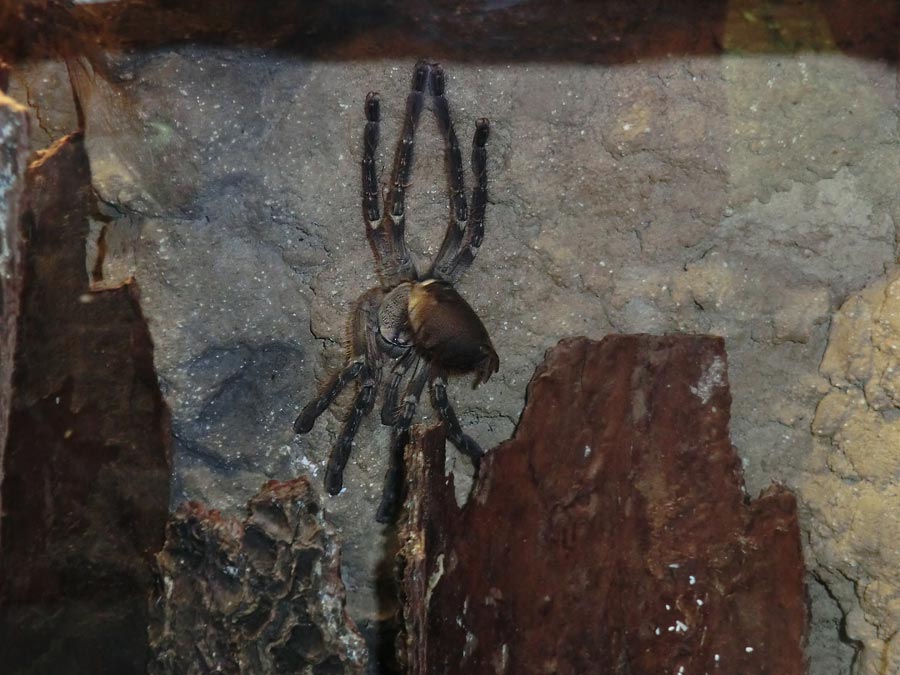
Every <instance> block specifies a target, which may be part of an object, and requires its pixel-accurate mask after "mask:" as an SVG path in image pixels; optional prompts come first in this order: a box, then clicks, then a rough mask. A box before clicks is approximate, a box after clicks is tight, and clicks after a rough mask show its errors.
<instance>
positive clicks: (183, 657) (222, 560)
mask: <svg viewBox="0 0 900 675" xmlns="http://www.w3.org/2000/svg"><path fill="white" fill-rule="evenodd" d="M247 511H248V515H247V516H246V518H245V519H244V520H243V522H238V521H237V520H235V519H233V518H228V517H224V516H222V514H221V513H220V512H219V511H215V510H212V511H211V510H208V509H207V508H206V507H204V506H203V505H201V504H198V503H197V502H190V503H187V504H185V505H183V506H182V507H180V508H179V509H178V511H177V512H176V513H175V514H174V516H173V517H172V519H171V520H170V522H169V524H168V526H167V533H166V544H165V547H164V548H163V550H162V552H161V553H159V555H157V562H158V565H159V577H160V578H159V585H158V587H157V590H156V593H155V594H154V596H153V597H152V598H151V602H150V606H151V611H152V618H151V624H150V640H151V648H152V649H153V654H154V656H153V659H152V661H151V665H150V668H149V671H148V672H149V673H151V674H152V675H176V674H177V675H191V674H192V673H208V672H216V673H228V674H236V673H246V674H247V675H252V674H255V673H272V674H273V675H277V674H279V673H285V674H287V673H297V674H300V675H324V674H326V673H329V674H333V675H342V674H344V673H362V672H363V669H364V668H365V664H366V656H367V654H366V649H365V645H364V642H363V639H362V636H360V634H359V633H358V632H357V630H356V627H355V626H354V625H353V622H352V621H350V619H349V617H348V616H347V615H346V613H345V611H344V584H343V582H342V581H341V576H340V549H339V547H338V544H337V542H336V540H335V535H334V531H333V530H332V528H331V527H330V526H329V525H328V524H327V523H326V522H325V518H324V515H323V513H322V510H321V508H320V507H319V504H318V502H317V500H316V498H315V492H314V491H313V489H312V488H311V487H310V484H309V481H308V480H307V479H306V478H297V479H295V480H292V481H289V482H277V481H271V482H270V483H268V484H266V485H265V486H264V487H263V489H262V491H261V492H260V493H259V494H257V495H256V496H254V497H253V498H252V499H251V500H250V502H249V504H248V507H247Z"/></svg>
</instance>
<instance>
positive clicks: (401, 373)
mask: <svg viewBox="0 0 900 675" xmlns="http://www.w3.org/2000/svg"><path fill="white" fill-rule="evenodd" d="M416 359H418V355H417V354H416V352H415V350H414V349H410V350H409V351H408V352H407V353H406V354H405V355H404V356H402V357H401V358H400V360H399V361H397V363H396V364H395V365H394V368H393V370H392V371H391V379H390V380H388V385H387V389H386V390H385V394H384V405H382V406H381V423H382V424H383V425H385V426H388V427H391V426H394V422H395V421H396V420H397V414H398V411H397V394H398V393H399V392H400V383H401V382H402V381H403V378H404V377H405V376H406V373H407V371H409V369H410V367H411V366H412V365H413V364H414V363H415V362H416Z"/></svg>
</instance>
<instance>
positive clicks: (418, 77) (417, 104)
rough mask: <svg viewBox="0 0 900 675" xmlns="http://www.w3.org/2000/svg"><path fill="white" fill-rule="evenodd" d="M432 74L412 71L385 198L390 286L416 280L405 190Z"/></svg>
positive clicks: (419, 68) (423, 66)
mask: <svg viewBox="0 0 900 675" xmlns="http://www.w3.org/2000/svg"><path fill="white" fill-rule="evenodd" d="M429 72H430V66H429V65H428V64H427V63H418V64H416V67H415V70H414V71H413V80H412V90H411V91H410V92H409V95H408V96H407V97H406V114H405V116H404V118H403V131H402V133H401V136H400V142H399V143H398V144H397V151H396V153H395V154H394V168H393V170H392V171H391V182H390V186H389V187H388V190H387V193H386V195H385V198H384V215H383V216H382V218H381V227H382V228H383V229H384V232H385V234H384V235H383V236H388V237H389V238H390V242H391V247H392V249H393V255H392V256H391V259H390V260H389V261H382V264H381V266H382V276H383V277H384V281H385V282H386V284H387V285H389V286H394V285H396V284H398V283H400V282H401V281H409V280H412V279H415V278H416V269H415V266H414V265H413V262H412V257H411V256H410V254H409V249H408V248H407V246H406V236H405V234H406V223H405V217H406V188H407V186H408V185H409V179H410V174H411V173H412V167H413V150H414V148H415V136H416V128H417V127H418V125H419V117H420V115H421V113H422V106H423V105H424V102H425V87H426V86H427V84H428V77H429Z"/></svg>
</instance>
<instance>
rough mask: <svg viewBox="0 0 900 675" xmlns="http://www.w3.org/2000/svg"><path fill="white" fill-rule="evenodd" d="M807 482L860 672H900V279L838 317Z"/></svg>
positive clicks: (824, 567)
mask: <svg viewBox="0 0 900 675" xmlns="http://www.w3.org/2000/svg"><path fill="white" fill-rule="evenodd" d="M820 372H821V373H822V375H824V376H825V377H827V378H828V381H829V383H830V387H829V389H828V391H827V393H825V395H824V396H823V397H822V399H821V401H820V402H819V405H818V407H817V408H816V416H815V418H814V420H813V425H812V429H813V432H814V433H815V435H816V440H815V443H814V445H813V451H812V453H811V456H810V459H809V461H808V462H807V464H806V471H805V475H804V477H803V479H802V480H801V482H800V486H801V487H800V494H801V497H802V499H803V502H804V504H805V507H806V509H808V514H807V522H808V523H809V524H810V551H811V553H812V560H811V562H812V563H813V569H814V570H815V572H816V573H817V574H819V575H820V576H821V577H822V579H823V580H824V581H825V583H826V584H827V585H828V587H829V589H830V590H831V592H832V593H834V595H835V596H836V597H837V598H838V600H839V601H840V603H841V605H842V606H844V607H846V608H849V612H848V614H847V620H846V624H845V628H846V631H847V636H848V637H849V638H850V639H852V640H854V641H857V642H858V643H859V644H860V645H861V646H862V647H863V649H862V651H861V657H860V662H859V665H858V668H859V672H863V673H879V675H880V674H881V673H894V672H898V671H900V641H898V638H897V635H898V632H900V585H898V583H897V570H898V569H900V547H898V545H897V538H896V536H895V533H896V532H898V531H900V507H898V505H900V387H898V385H900V380H898V378H900V272H898V271H896V270H894V271H892V272H891V273H890V274H889V275H888V276H887V277H886V278H882V279H879V280H878V281H876V282H875V283H873V284H871V285H870V286H868V287H866V288H865V289H863V290H862V291H861V292H859V293H857V294H854V295H853V296H851V297H850V298H849V299H848V300H847V301H846V302H845V303H844V304H843V306H842V307H841V308H840V310H839V311H838V312H837V313H836V314H835V317H834V320H833V322H832V325H831V334H830V338H829V341H828V349H827V350H826V352H825V357H824V358H823V359H822V363H821V366H820Z"/></svg>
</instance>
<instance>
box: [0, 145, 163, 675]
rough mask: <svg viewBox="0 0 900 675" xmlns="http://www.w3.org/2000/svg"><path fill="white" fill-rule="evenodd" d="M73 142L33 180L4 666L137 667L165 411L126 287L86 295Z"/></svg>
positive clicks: (1, 623) (9, 471)
mask: <svg viewBox="0 0 900 675" xmlns="http://www.w3.org/2000/svg"><path fill="white" fill-rule="evenodd" d="M90 180H91V177H90V170H89V166H88V158H87V155H86V153H85V150H84V142H83V139H82V137H81V136H80V135H73V136H68V137H65V138H63V139H61V140H60V141H59V142H58V143H57V144H56V145H55V146H53V147H52V148H50V149H49V150H47V151H46V152H44V153H41V154H40V155H39V156H38V158H37V160H36V161H35V162H33V163H32V164H31V165H30V166H29V168H28V172H27V188H26V189H27V197H26V199H27V202H28V205H29V209H28V211H27V212H26V213H24V214H23V221H22V225H23V229H24V230H25V232H26V233H27V237H28V245H27V248H26V258H25V270H24V274H25V291H24V294H23V296H22V305H21V319H20V325H19V335H18V340H17V344H16V351H15V359H14V370H13V388H12V396H11V400H10V401H9V408H8V409H4V410H3V411H2V414H3V416H4V417H6V416H7V415H8V435H7V437H6V439H5V441H6V451H5V454H4V456H3V470H4V476H3V485H2V500H3V502H2V512H3V519H2V541H3V545H2V549H0V663H2V664H3V667H2V668H3V671H4V672H9V673H16V675H28V674H31V673H34V674H38V673H41V674H43V673H67V674H72V675H82V674H83V675H87V674H91V675H96V674H97V673H137V672H143V671H144V669H145V668H146V663H147V657H148V655H149V652H148V649H147V632H146V631H147V619H148V611H147V594H148V593H149V591H150V588H151V585H152V576H151V557H152V554H153V553H154V552H155V551H156V550H158V549H159V548H160V547H161V545H162V541H163V532H164V526H165V521H166V517H167V512H168V501H169V469H170V466H169V461H168V459H169V455H168V453H169V449H170V448H169V426H168V411H167V409H166V407H165V404H164V402H163V400H162V396H161V394H160V391H159V385H158V383H157V380H156V373H155V370H154V367H153V347H152V344H151V342H150V335H149V333H148V331H147V326H146V323H145V322H144V318H143V316H142V315H141V311H140V307H139V305H138V299H137V290H136V288H135V287H134V286H132V287H129V288H125V289H120V290H118V291H109V292H105V293H96V294H92V293H91V292H90V290H89V281H88V275H87V273H86V271H85V269H84V249H85V242H86V240H87V236H88V232H89V224H88V213H89V211H90V205H91V202H92V198H91V191H90V185H91V183H90Z"/></svg>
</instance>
